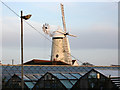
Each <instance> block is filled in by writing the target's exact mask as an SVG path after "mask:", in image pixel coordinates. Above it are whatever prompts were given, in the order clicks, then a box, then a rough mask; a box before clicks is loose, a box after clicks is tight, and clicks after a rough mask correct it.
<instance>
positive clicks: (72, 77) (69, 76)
mask: <svg viewBox="0 0 120 90" xmlns="http://www.w3.org/2000/svg"><path fill="white" fill-rule="evenodd" d="M62 75H64V76H65V77H67V78H68V79H76V78H75V77H74V76H72V75H70V74H69V73H62Z"/></svg>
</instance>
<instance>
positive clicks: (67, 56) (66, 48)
mask: <svg viewBox="0 0 120 90" xmlns="http://www.w3.org/2000/svg"><path fill="white" fill-rule="evenodd" d="M60 5H61V12H62V21H63V28H64V33H65V34H64V35H65V37H64V38H63V49H64V51H63V52H64V60H65V62H67V63H68V64H70V65H71V64H72V58H71V54H70V46H69V41H68V38H67V37H66V35H67V33H66V24H65V16H64V7H63V4H60Z"/></svg>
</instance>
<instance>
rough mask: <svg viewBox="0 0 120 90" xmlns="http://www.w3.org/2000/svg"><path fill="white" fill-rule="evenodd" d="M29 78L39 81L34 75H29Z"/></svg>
mask: <svg viewBox="0 0 120 90" xmlns="http://www.w3.org/2000/svg"><path fill="white" fill-rule="evenodd" d="M25 76H26V77H27V78H29V79H30V80H38V79H37V78H36V77H34V76H33V75H30V74H27V75H25Z"/></svg>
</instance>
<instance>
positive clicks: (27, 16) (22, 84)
mask: <svg viewBox="0 0 120 90" xmlns="http://www.w3.org/2000/svg"><path fill="white" fill-rule="evenodd" d="M30 17H31V15H26V16H23V12H22V11H21V17H20V18H21V86H22V90H24V80H23V70H24V66H23V19H25V20H28V19H29V18H30Z"/></svg>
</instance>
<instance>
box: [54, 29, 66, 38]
mask: <svg viewBox="0 0 120 90" xmlns="http://www.w3.org/2000/svg"><path fill="white" fill-rule="evenodd" d="M57 31H60V32H63V31H62V30H57ZM57 31H55V32H54V34H53V37H65V36H64V34H62V33H59V32H57Z"/></svg>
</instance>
